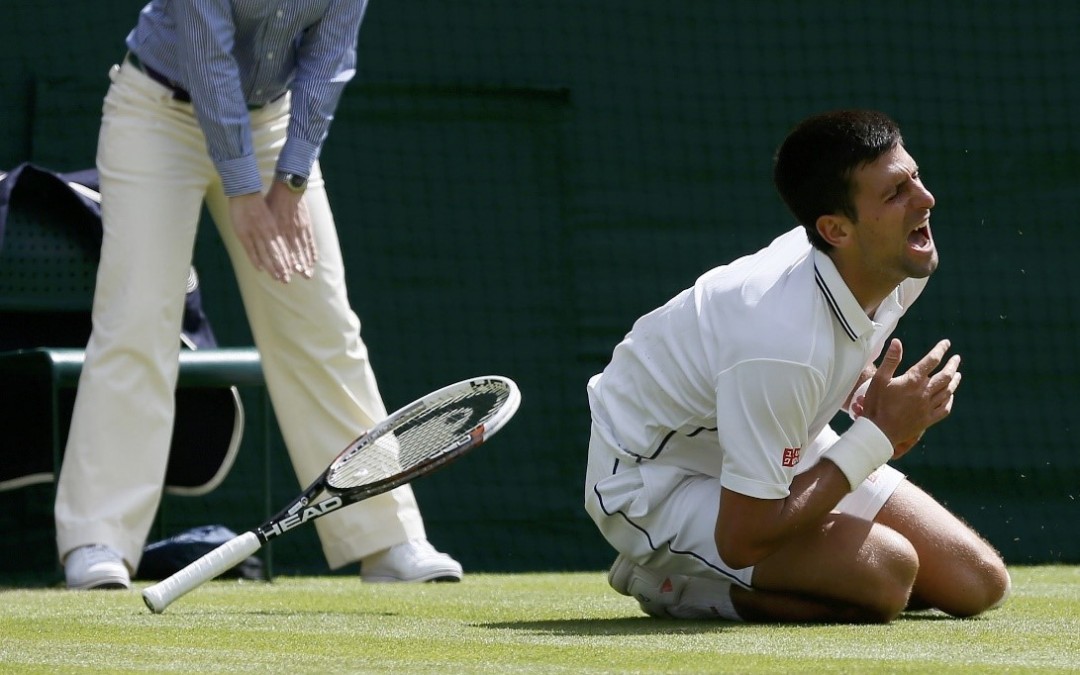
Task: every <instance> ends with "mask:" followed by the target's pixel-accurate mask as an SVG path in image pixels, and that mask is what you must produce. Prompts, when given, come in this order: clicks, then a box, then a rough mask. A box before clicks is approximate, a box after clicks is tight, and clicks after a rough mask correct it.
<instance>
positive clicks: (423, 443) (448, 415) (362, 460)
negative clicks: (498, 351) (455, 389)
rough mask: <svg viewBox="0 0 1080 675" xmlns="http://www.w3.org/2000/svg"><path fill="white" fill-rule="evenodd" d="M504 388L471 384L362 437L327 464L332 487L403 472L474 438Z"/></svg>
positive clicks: (495, 408)
mask: <svg viewBox="0 0 1080 675" xmlns="http://www.w3.org/2000/svg"><path fill="white" fill-rule="evenodd" d="M509 395H510V392H509V390H508V389H507V388H506V387H505V386H504V385H501V384H500V383H498V382H492V383H487V384H485V385H484V386H479V387H474V388H473V389H472V390H470V391H468V392H464V393H462V394H459V395H457V396H453V397H449V398H447V399H446V400H443V401H439V402H438V403H436V404H435V405H429V406H424V407H422V408H421V409H419V410H417V411H416V412H414V413H413V414H412V415H408V416H406V417H405V418H403V419H402V420H399V421H398V423H397V424H395V425H394V426H392V427H391V428H389V429H388V430H386V431H385V433H382V434H380V435H378V436H376V437H371V436H370V435H369V436H368V437H365V439H364V441H363V442H361V443H360V444H359V445H358V446H357V447H356V448H354V449H353V450H351V451H350V452H347V453H345V454H344V455H343V456H342V457H340V458H339V459H338V460H337V461H336V462H335V463H334V466H333V467H331V469H330V471H329V473H328V474H327V483H328V484H329V485H331V486H333V487H334V488H337V489H351V488H355V487H360V486H362V485H370V484H372V483H376V482H379V481H382V480H385V479H388V478H391V477H393V476H397V475H399V474H401V473H404V472H408V471H410V470H412V469H414V468H415V467H417V466H419V465H420V464H423V463H425V462H427V461H429V460H431V459H434V458H436V457H438V456H440V455H443V454H446V453H449V452H452V451H455V450H457V449H458V448H460V447H461V446H464V445H472V444H473V443H475V442H477V441H476V439H475V438H474V435H475V434H476V433H477V432H478V430H479V431H482V429H483V425H484V423H485V422H486V421H487V420H488V419H490V418H491V417H492V416H493V415H494V414H496V413H497V412H498V411H499V409H500V408H501V407H502V406H503V405H504V403H505V402H506V400H507V398H508V397H509Z"/></svg>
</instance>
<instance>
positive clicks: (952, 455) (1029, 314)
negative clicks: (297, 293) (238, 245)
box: [0, 0, 1080, 571]
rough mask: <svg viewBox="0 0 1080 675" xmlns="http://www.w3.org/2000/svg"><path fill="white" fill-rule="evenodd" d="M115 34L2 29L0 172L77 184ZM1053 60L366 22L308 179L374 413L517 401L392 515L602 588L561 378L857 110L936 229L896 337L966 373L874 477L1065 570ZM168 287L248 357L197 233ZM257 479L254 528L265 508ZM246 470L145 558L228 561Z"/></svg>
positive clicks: (869, 29)
mask: <svg viewBox="0 0 1080 675" xmlns="http://www.w3.org/2000/svg"><path fill="white" fill-rule="evenodd" d="M140 6H141V2H139V1H137V0H99V1H98V2H94V3H72V2H38V1H36V0H8V1H7V2H6V3H5V11H4V17H3V20H2V23H0V37H2V44H4V45H5V49H4V53H3V54H2V55H0V91H2V92H3V93H4V96H3V97H0V116H2V119H3V120H4V121H5V123H6V129H7V133H6V134H4V135H2V136H0V168H9V167H11V166H14V165H15V164H17V163H19V162H22V161H33V162H35V163H38V164H40V165H42V166H46V167H49V168H53V169H59V170H68V169H78V168H84V167H88V166H91V165H92V164H93V157H94V147H95V137H96V125H97V116H98V113H99V109H100V99H101V96H102V95H103V93H104V90H105V87H106V82H107V80H106V77H105V75H106V70H107V68H108V67H109V65H110V64H111V63H113V62H115V61H116V60H118V59H120V58H121V57H122V55H123V51H124V48H123V43H122V41H123V37H124V35H125V34H126V32H127V31H128V29H129V28H130V26H131V25H132V24H133V22H134V20H135V16H136V13H137V11H138V9H139V8H140ZM1077 35H1080V5H1077V4H1076V3H1075V2H1072V1H1071V0H1060V1H1056V2H1051V1H1047V0H1032V1H1026V2H1021V1H1019V0H1017V1H1011V2H1010V1H1006V0H984V1H980V2H975V1H961V0H950V1H949V2H931V1H929V0H917V1H913V2H907V3H902V4H901V5H896V4H883V3H865V2H854V1H853V2H845V1H840V0H818V1H816V2H813V3H811V2H802V1H800V0H786V1H779V0H753V1H751V0H743V1H736V2H712V1H709V2H706V1H704V0H694V1H689V2H673V3H661V2H655V1H651V2H643V1H641V0H589V1H588V2H571V1H569V0H551V1H549V2H545V3H534V2H524V1H521V2H515V1H509V0H501V1H500V0H464V1H462V2H455V3H447V2H438V1H435V0H374V2H373V3H372V4H371V6H370V8H369V13H368V17H367V20H366V23H365V26H364V28H363V31H362V33H361V39H360V69H359V73H358V75H357V78H356V79H355V80H354V82H353V83H352V84H351V85H350V87H349V88H348V90H347V92H346V95H345V97H344V100H343V102H342V105H341V107H340V110H339V114H338V116H337V119H336V121H335V123H334V127H333V129H332V131H331V139H330V141H329V143H328V144H327V145H326V147H325V149H324V152H323V157H322V161H323V168H324V171H325V173H326V174H327V180H328V189H329V190H330V194H331V199H332V202H333V204H334V205H335V211H336V214H337V219H338V226H339V229H340V232H341V239H342V246H343V248H344V251H345V255H346V259H347V265H348V269H349V277H348V280H349V284H350V293H351V297H352V300H353V303H354V305H355V307H356V309H357V311H358V313H359V314H360V316H361V319H362V321H363V324H364V328H363V334H364V337H365V339H366V341H367V343H368V345H369V346H370V348H371V352H372V358H373V360H374V363H375V366H376V369H377V372H378V374H379V376H380V381H381V384H382V387H383V391H384V395H385V398H386V400H387V404H388V406H390V407H396V406H397V405H400V404H403V403H405V402H407V401H408V400H410V399H412V398H413V397H415V396H416V395H418V394H420V393H423V392H426V391H428V390H430V389H432V388H434V387H436V386H439V385H442V384H445V383H448V382H450V381H454V380H456V379H461V378H463V377H466V376H469V375H474V374H482V373H489V372H494V373H501V374H506V375H509V376H511V377H513V378H515V379H516V380H517V381H518V382H519V383H520V385H521V386H522V389H523V392H524V404H523V407H522V409H521V412H520V413H519V415H518V417H517V418H516V420H515V421H514V423H513V424H512V425H511V426H510V427H509V428H508V429H507V430H506V431H505V432H503V434H502V435H500V436H499V437H498V439H497V442H494V443H492V444H491V445H490V446H487V447H485V448H483V449H482V450H481V451H480V452H479V453H478V454H476V455H474V456H472V457H470V458H469V459H467V460H465V461H463V462H461V463H459V464H457V465H455V466H452V467H450V468H449V469H447V470H446V471H445V472H443V473H441V474H438V475H436V476H432V477H430V478H428V479H424V480H423V481H420V482H418V483H417V484H416V485H415V488H416V490H417V493H418V495H419V497H420V500H421V506H422V508H423V509H424V511H425V515H426V520H427V523H428V528H429V533H430V536H431V539H432V540H433V541H434V542H435V543H436V544H437V545H439V546H440V547H443V548H444V549H446V550H448V551H450V552H452V553H454V554H455V555H456V556H458V557H459V558H460V559H461V560H462V562H463V563H464V564H465V565H466V567H467V568H468V569H471V570H538V569H599V568H601V567H604V566H606V565H607V564H608V563H609V562H610V559H611V553H610V552H609V551H608V550H607V549H606V547H605V545H604V544H603V542H602V541H601V540H600V539H599V537H598V536H597V535H595V534H594V532H593V530H592V528H591V525H590V523H589V522H588V521H587V519H586V517H585V515H584V512H583V510H582V508H581V502H582V497H581V484H582V477H583V476H582V474H583V458H584V453H585V446H586V442H587V427H588V412H587V407H586V400H585V392H584V386H585V382H586V380H587V378H588V377H589V376H590V375H591V374H592V373H594V372H596V371H598V370H599V369H601V368H602V367H603V365H604V364H605V362H606V359H607V356H608V354H609V353H610V350H611V348H612V347H613V346H614V344H615V343H616V342H617V341H618V340H619V339H620V338H621V337H622V335H623V334H624V332H625V331H626V330H627V329H628V328H629V326H630V323H631V322H632V321H633V319H634V318H636V317H637V316H638V315H640V314H641V313H643V312H645V311H646V310H648V309H650V308H652V307H653V306H654V305H655V304H657V303H659V302H662V301H663V300H665V299H666V298H668V297H669V296H670V295H672V294H674V293H675V292H677V291H678V290H680V289H682V288H683V287H685V286H687V285H688V284H690V283H691V282H692V281H693V279H694V278H695V276H697V275H698V274H699V273H700V272H702V271H703V270H705V269H707V268H709V267H711V266H713V265H716V264H718V263H721V262H724V261H726V260H727V259H729V258H731V257H733V256H735V255H737V254H740V253H744V252H747V251H749V250H751V249H753V248H756V247H758V246H760V245H762V244H763V243H765V242H766V241H768V240H769V239H770V238H771V237H772V236H773V235H775V234H776V233H778V232H779V231H781V230H784V229H786V228H787V227H789V223H790V218H789V216H788V215H787V214H786V213H785V212H784V210H783V209H782V207H781V205H780V203H779V201H778V200H777V199H776V197H775V196H774V194H773V191H772V188H771V185H770V183H769V170H770V160H771V154H772V152H773V150H774V147H775V145H776V144H777V143H778V142H779V140H780V139H781V138H782V137H783V135H784V134H785V133H786V131H787V130H788V129H789V128H790V126H791V125H792V124H794V123H795V122H796V121H798V120H799V119H800V118H802V117H804V116H806V115H808V114H810V113H813V112H817V111H820V110H822V109H826V108H831V107H839V106H868V107H877V108H880V109H883V110H885V111H887V112H889V113H890V114H892V115H893V116H894V117H896V118H897V119H898V120H899V121H900V122H901V124H902V126H903V127H904V130H905V135H906V138H907V141H908V147H909V149H910V150H911V151H912V153H913V154H914V155H915V157H916V158H917V160H918V161H919V163H920V165H921V168H922V172H923V175H924V177H925V180H926V183H927V184H928V186H929V187H930V188H931V190H932V191H933V192H934V194H935V195H936V197H937V201H938V207H937V209H936V210H935V218H934V226H935V234H936V236H937V238H938V241H939V246H940V249H941V255H942V261H943V262H942V265H941V268H940V270H939V272H938V273H937V274H936V275H935V277H934V280H933V283H932V284H931V286H930V288H929V290H928V291H927V292H926V294H925V295H924V297H923V300H922V301H921V302H920V303H919V304H918V305H917V306H916V308H915V309H914V310H913V312H912V314H911V315H910V317H909V319H908V321H907V322H906V323H905V324H904V325H903V326H902V329H901V333H900V335H901V337H902V338H903V339H904V340H905V344H906V345H907V346H908V350H909V353H915V352H919V353H921V352H922V351H925V350H926V349H928V348H929V346H930V345H931V344H932V343H933V342H934V341H936V340H937V339H938V338H941V337H949V338H951V339H952V340H953V343H954V345H955V349H956V350H957V351H958V352H959V353H961V354H962V355H963V356H964V359H965V361H964V363H965V366H964V375H965V376H964V383H963V386H962V389H961V391H960V393H959V397H958V400H957V405H956V409H955V412H954V414H953V416H952V417H951V418H950V419H949V420H948V421H947V422H946V423H944V424H942V425H941V426H940V427H936V428H935V429H933V430H932V431H931V432H930V433H929V434H927V437H926V438H925V440H924V442H923V443H922V445H921V446H920V447H919V448H917V449H916V450H915V451H913V452H912V453H911V454H910V456H909V457H908V458H906V459H905V460H904V461H903V462H902V468H903V469H904V470H906V471H908V472H909V473H910V475H911V476H912V477H913V479H914V480H915V481H916V482H918V483H920V484H922V485H924V486H926V487H927V488H929V489H930V490H931V491H932V492H933V493H935V494H937V495H938V496H939V497H940V498H941V499H943V500H944V501H945V502H946V503H948V504H949V505H950V506H951V507H952V508H954V509H955V510H957V511H958V512H959V513H961V515H963V516H964V517H965V518H967V519H968V520H970V521H971V522H972V523H974V524H975V525H976V526H977V527H978V528H980V529H981V530H982V531H984V532H985V533H986V534H987V536H988V537H989V538H990V539H991V540H992V541H993V543H994V544H996V545H997V546H998V547H1000V548H1001V550H1002V551H1003V552H1004V554H1005V555H1006V557H1007V558H1008V559H1009V560H1010V561H1011V562H1045V561H1072V562H1076V561H1080V537H1078V536H1077V532H1078V527H1077V525H1076V522H1077V517H1078V516H1080V453H1078V452H1077V451H1076V450H1075V448H1074V446H1073V442H1074V438H1073V436H1074V435H1076V432H1077V428H1076V423H1075V421H1074V416H1075V413H1074V407H1075V406H1076V404H1077V403H1078V401H1080V397H1078V396H1077V394H1076V386H1077V384H1078V380H1080V363H1078V358H1077V355H1076V345H1077V340H1076V339H1075V332H1076V329H1077V325H1078V320H1080V299H1078V296H1080V284H1078V282H1077V281H1076V280H1074V279H1073V277H1072V273H1071V268H1072V266H1073V265H1072V263H1073V260H1074V259H1075V258H1076V255H1077V253H1078V252H1080V233H1078V232H1076V231H1073V230H1072V228H1073V227H1074V226H1075V225H1076V223H1075V221H1076V216H1075V213H1076V207H1077V197H1078V196H1080V188H1078V185H1077V183H1078V180H1080V171H1078V168H1080V156H1078V154H1077V149H1078V148H1077V146H1078V141H1080V126H1078V125H1080V123H1078V122H1077V119H1078V117H1080V94H1078V89H1080V87H1078V86H1077V81H1078V77H1077V76H1078V75H1080V72H1078V70H1080V40H1077ZM196 263H197V266H198V267H199V270H200V272H201V274H202V277H203V282H204V289H205V291H204V292H205V294H206V298H205V300H206V304H207V309H208V311H209V314H210V317H211V320H212V321H213V322H214V325H215V328H216V329H217V332H218V335H219V338H220V339H221V342H222V343H224V344H226V345H242V344H249V343H250V335H249V333H248V332H247V328H246V326H245V324H244V321H243V317H242V313H241V312H240V311H239V303H238V299H237V294H236V290H235V288H234V286H233V282H232V278H231V272H230V270H229V268H228V264H227V262H226V261H225V260H224V258H223V255H222V252H221V250H220V248H219V244H218V241H217V235H216V233H215V232H214V231H213V228H212V226H210V225H209V224H207V226H206V227H204V228H203V230H202V232H201V234H200V240H199V245H198V250H197V258H196ZM2 329H3V330H7V328H2ZM249 408H250V410H249V412H252V417H253V422H254V426H253V431H254V430H255V429H257V428H258V414H257V406H254V405H252V406H249ZM252 435H253V434H249V440H250V437H251V436H252ZM278 443H280V442H279V441H278ZM272 461H273V464H272V467H271V469H272V476H273V482H274V500H275V502H276V501H281V500H282V499H285V498H286V497H289V496H290V494H291V493H292V492H293V491H294V490H295V487H296V486H295V480H294V479H293V477H292V475H291V473H290V471H289V469H288V465H287V459H286V456H285V453H284V452H283V450H281V449H280V447H279V448H278V451H277V452H276V453H274V455H273V458H272ZM261 467H262V465H261V461H260V460H259V458H258V455H257V453H255V452H253V451H245V454H244V456H243V457H242V458H241V460H240V462H239V463H238V465H237V467H236V469H235V470H234V472H233V474H232V475H231V476H230V479H229V480H228V481H227V482H226V484H225V485H224V486H223V487H222V488H220V489H219V490H218V491H217V492H215V493H214V494H213V495H211V496H210V497H207V498H203V499H199V500H193V499H186V500H185V499H179V498H170V499H168V500H167V502H166V505H165V507H166V508H165V511H164V514H163V517H162V522H161V532H163V533H171V532H174V531H176V530H177V529H180V528H183V527H187V526H190V525H197V524H203V523H207V522H222V523H225V524H227V525H229V526H230V527H232V528H233V529H237V530H241V529H246V528H247V527H249V526H250V525H252V524H253V521H255V520H258V519H259V517H260V516H261V514H262V511H261V509H262V501H261V497H260V496H259V494H260V493H259V492H258V490H252V489H251V485H252V484H253V483H255V482H256V481H257V479H258V473H259V472H260V471H261ZM255 484H257V483H255ZM6 498H8V499H11V498H12V497H10V496H8V497H6ZM24 499H25V497H24ZM43 503H45V502H44V501H42V500H36V501H35V504H37V506H36V507H35V509H36V511H37V512H39V513H38V515H39V516H40V515H41V513H45V511H46V509H45V507H43V506H41V504H43ZM49 537H51V535H50V534H42V535H41V536H40V537H39V540H38V541H36V542H35V545H36V546H38V547H43V548H47V547H48V545H50V543H51V539H50V538H49ZM313 543H314V537H313V535H312V533H311V532H310V531H308V532H297V533H295V534H294V535H291V536H290V537H289V538H286V539H284V540H282V541H281V542H279V543H277V544H275V565H276V567H277V569H278V570H279V571H281V570H286V571H288V570H302V571H321V570H323V569H325V565H324V563H323V561H322V559H321V556H320V555H319V554H318V553H317V552H313V549H311V545H312V544H313Z"/></svg>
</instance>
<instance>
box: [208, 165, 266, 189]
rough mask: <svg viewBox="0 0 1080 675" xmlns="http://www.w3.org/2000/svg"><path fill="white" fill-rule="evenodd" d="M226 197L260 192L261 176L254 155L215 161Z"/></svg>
mask: <svg viewBox="0 0 1080 675" xmlns="http://www.w3.org/2000/svg"><path fill="white" fill-rule="evenodd" d="M215 166H216V167H217V170H218V174H219V175H220V176H221V186H222V188H224V190H225V196H226V197H236V196H237V195H249V194H252V193H256V192H262V189H263V183H262V176H261V175H260V174H259V164H258V162H256V161H255V157H254V156H251V157H238V158H236V159H226V160H222V161H220V162H215Z"/></svg>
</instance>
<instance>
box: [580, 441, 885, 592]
mask: <svg viewBox="0 0 1080 675" xmlns="http://www.w3.org/2000/svg"><path fill="white" fill-rule="evenodd" d="M837 438H838V435H837V434H836V432H835V431H833V430H832V429H831V428H829V427H826V428H825V430H824V431H822V433H821V434H820V435H818V437H817V438H816V439H815V440H814V442H813V443H812V444H811V447H810V448H808V449H807V450H808V452H807V453H806V456H810V457H816V456H820V454H821V451H823V447H828V446H831V445H832V444H833V443H834V442H836V439H837ZM618 456H619V455H618V454H617V453H616V451H615V449H614V448H611V447H610V446H609V445H608V441H606V440H605V439H604V435H603V434H601V433H597V431H596V429H595V427H594V428H593V433H592V437H591V439H590V443H589V468H588V475H587V478H586V489H585V508H586V510H587V511H588V512H589V515H590V516H592V519H593V521H595V522H596V525H597V527H599V528H600V532H601V533H602V534H603V535H604V538H605V539H607V541H608V543H610V544H611V545H612V546H613V547H614V548H615V550H617V551H618V552H619V553H621V554H623V555H625V556H627V557H629V558H631V559H632V560H634V562H636V563H637V564H639V565H643V566H645V567H648V568H650V569H654V570H662V571H663V572H664V573H666V574H684V575H688V576H695V577H705V578H721V579H724V580H726V581H731V582H734V583H737V584H739V585H741V586H743V587H746V588H750V587H752V579H753V574H754V568H753V567H746V568H743V569H738V570H736V569H732V568H731V567H729V566H728V565H726V564H725V563H724V561H722V560H721V559H720V555H719V553H717V550H716V540H715V538H714V537H715V533H714V529H715V525H716V518H717V514H718V511H719V509H720V479H719V478H714V477H711V476H705V475H702V474H697V473H690V472H687V471H684V470H682V469H678V468H675V467H668V466H658V465H655V464H649V463H645V464H636V463H633V462H629V461H618V462H616V459H617V457H618ZM807 468H809V466H808V467H807ZM903 480H904V474H902V473H901V472H899V471H897V470H896V469H894V468H893V467H891V466H889V465H884V466H882V467H880V468H879V469H878V470H877V471H875V472H874V473H873V474H871V475H870V477H869V478H867V479H866V480H865V481H864V482H863V483H862V485H860V486H859V487H858V488H856V489H855V490H854V491H852V492H850V493H849V494H848V495H847V496H846V497H844V498H843V499H842V500H841V501H840V503H839V504H838V505H837V507H836V511H839V512H841V513H846V514H848V515H852V516H856V517H858V518H863V519H866V520H872V519H873V518H874V517H875V516H876V515H877V513H878V511H880V510H881V507H883V506H884V505H885V502H886V501H888V499H889V497H890V496H892V493H893V492H894V491H895V490H896V488H897V486H899V485H900V482H901V481H903Z"/></svg>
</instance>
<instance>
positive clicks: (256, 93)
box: [255, 89, 263, 96]
mask: <svg viewBox="0 0 1080 675" xmlns="http://www.w3.org/2000/svg"><path fill="white" fill-rule="evenodd" d="M262 93H263V90H262V89H256V90H255V95H256V96H258V95H259V94H262Z"/></svg>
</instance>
